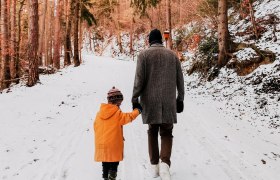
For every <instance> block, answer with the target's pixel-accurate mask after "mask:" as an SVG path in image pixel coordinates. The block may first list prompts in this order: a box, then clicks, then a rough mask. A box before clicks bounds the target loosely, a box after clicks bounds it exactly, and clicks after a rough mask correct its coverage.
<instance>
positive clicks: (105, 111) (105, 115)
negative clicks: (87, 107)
mask: <svg viewBox="0 0 280 180" xmlns="http://www.w3.org/2000/svg"><path fill="white" fill-rule="evenodd" d="M118 110H119V107H118V106H116V105H114V104H101V106H100V110H99V116H100V118H101V119H103V120H107V119H110V118H111V117H112V116H113V115H114V114H115V113H116V112H117V111H118Z"/></svg>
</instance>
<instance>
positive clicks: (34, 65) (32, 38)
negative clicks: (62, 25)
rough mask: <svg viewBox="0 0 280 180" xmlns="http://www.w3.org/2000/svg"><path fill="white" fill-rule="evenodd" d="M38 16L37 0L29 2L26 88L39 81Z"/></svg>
mask: <svg viewBox="0 0 280 180" xmlns="http://www.w3.org/2000/svg"><path fill="white" fill-rule="evenodd" d="M38 21H39V16H38V0H29V37H28V45H29V47H28V52H27V58H28V62H29V73H28V82H27V86H29V87H31V86H34V85H35V84H36V83H37V82H38V81H39V72H38V55H37V53H38V45H39V39H38V38H39V24H38Z"/></svg>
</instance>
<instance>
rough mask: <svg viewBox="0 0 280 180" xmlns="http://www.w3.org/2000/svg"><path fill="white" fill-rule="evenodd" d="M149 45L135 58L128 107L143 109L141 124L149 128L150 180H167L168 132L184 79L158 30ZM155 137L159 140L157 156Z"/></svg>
mask: <svg viewBox="0 0 280 180" xmlns="http://www.w3.org/2000/svg"><path fill="white" fill-rule="evenodd" d="M149 44H150V47H149V48H148V49H146V50H144V51H142V52H141V53H140V54H139V56H138V60H137V68H136V74H135V81H134V88H133V96H132V105H133V108H138V107H140V106H142V107H143V112H142V118H143V123H144V124H148V126H149V129H148V146H149V156H150V162H151V164H152V171H153V172H152V174H153V176H154V177H157V176H159V175H160V176H161V178H162V180H169V179H170V172H169V167H170V165H171V161H170V157H171V150H172V140H173V135H172V130H173V124H174V123H177V114H176V112H177V113H180V112H182V111H183V108H184V103H183V101H184V79H183V73H182V69H181V63H180V61H179V59H178V57H177V56H176V54H175V53H174V52H173V51H171V50H169V49H166V48H165V47H164V46H163V43H162V35H161V32H160V31H159V30H157V29H154V30H152V31H151V32H150V34H149ZM176 88H177V91H178V95H177V98H176ZM139 97H140V103H139V100H138V98H139ZM158 134H160V136H161V151H160V152H159V145H158Z"/></svg>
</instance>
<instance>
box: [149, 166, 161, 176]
mask: <svg viewBox="0 0 280 180" xmlns="http://www.w3.org/2000/svg"><path fill="white" fill-rule="evenodd" d="M150 173H151V176H152V177H153V178H156V177H159V165H158V164H152V165H151V169H150Z"/></svg>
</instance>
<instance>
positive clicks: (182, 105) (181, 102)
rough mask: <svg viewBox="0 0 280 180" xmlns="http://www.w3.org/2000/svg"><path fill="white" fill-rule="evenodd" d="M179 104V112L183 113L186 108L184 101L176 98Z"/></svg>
mask: <svg viewBox="0 0 280 180" xmlns="http://www.w3.org/2000/svg"><path fill="white" fill-rule="evenodd" d="M176 104H177V113H181V112H183V110H184V101H179V100H176Z"/></svg>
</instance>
